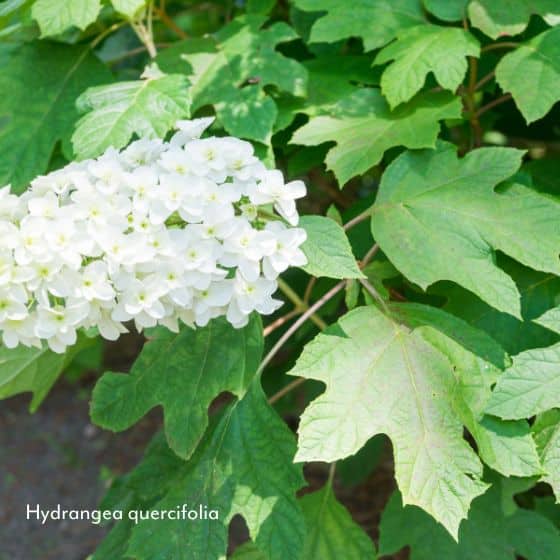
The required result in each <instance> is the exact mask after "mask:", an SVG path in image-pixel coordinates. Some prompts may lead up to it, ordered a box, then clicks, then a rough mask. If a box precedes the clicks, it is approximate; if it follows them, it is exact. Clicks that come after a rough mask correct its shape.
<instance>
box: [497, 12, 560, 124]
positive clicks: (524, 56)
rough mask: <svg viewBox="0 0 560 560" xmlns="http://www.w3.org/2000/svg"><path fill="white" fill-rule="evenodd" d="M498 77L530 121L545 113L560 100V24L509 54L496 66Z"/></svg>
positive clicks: (528, 121) (500, 83) (501, 85)
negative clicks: (536, 93) (536, 92)
mask: <svg viewBox="0 0 560 560" xmlns="http://www.w3.org/2000/svg"><path fill="white" fill-rule="evenodd" d="M558 12H559V16H560V8H559V9H558ZM496 81H497V82H498V84H499V85H500V87H501V88H502V89H503V90H504V91H506V92H511V95H512V96H513V100H514V101H515V104H516V105H517V107H518V108H519V110H520V111H521V114H522V115H523V116H524V117H525V120H526V121H527V123H532V122H533V121H536V120H537V119H540V118H542V117H544V116H545V115H546V114H547V113H548V112H549V111H550V109H551V108H552V106H553V105H554V104H555V103H556V102H557V101H559V100H560V93H559V90H560V27H555V28H553V29H550V30H549V31H545V32H544V33H541V34H540V35H537V36H536V37H533V38H532V39H531V40H530V41H527V42H526V43H523V44H522V45H520V46H519V47H518V48H516V49H515V50H514V51H513V52H511V53H508V54H506V55H505V56H504V57H503V58H502V59H501V60H500V62H499V63H498V65H497V66H496ZM535 91H538V95H535Z"/></svg>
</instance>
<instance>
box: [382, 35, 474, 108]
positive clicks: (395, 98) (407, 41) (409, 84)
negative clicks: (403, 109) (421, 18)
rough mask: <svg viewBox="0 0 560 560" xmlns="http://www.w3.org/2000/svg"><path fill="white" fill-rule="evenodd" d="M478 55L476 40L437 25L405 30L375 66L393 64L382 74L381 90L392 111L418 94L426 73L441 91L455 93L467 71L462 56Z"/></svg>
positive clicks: (464, 58) (384, 51)
mask: <svg viewBox="0 0 560 560" xmlns="http://www.w3.org/2000/svg"><path fill="white" fill-rule="evenodd" d="M479 55H480V45H479V43H478V41H477V40H476V39H475V38H474V37H473V36H472V35H471V34H470V33H469V32H468V31H464V30H463V29H458V28H456V27H441V26H438V25H419V26H417V27H412V28H410V29H405V30H404V31H402V32H400V33H399V34H398V35H397V40H396V41H394V42H393V43H391V44H390V45H388V46H387V47H385V48H384V49H383V50H382V51H381V52H380V53H379V54H378V55H377V57H376V58H375V64H385V63H386V62H390V61H394V62H392V63H391V64H389V66H388V67H387V69H386V70H385V71H384V72H383V75H382V77H381V91H382V92H383V95H384V96H385V97H386V98H387V100H388V101H389V105H390V106H391V107H392V108H394V107H395V106H397V105H399V104H400V103H403V102H404V101H408V100H409V99H410V98H411V97H413V96H414V95H415V94H416V93H417V92H419V91H420V90H421V89H422V87H423V85H424V82H425V80H426V77H427V76H428V74H429V73H430V72H432V73H433V74H434V76H435V78H436V80H437V81H438V83H439V84H440V85H441V86H442V87H443V89H448V90H451V91H455V90H456V89H457V88H458V87H459V85H460V84H461V83H462V81H463V79H464V77H465V74H466V72H467V60H466V57H467V56H475V57H478V56H479Z"/></svg>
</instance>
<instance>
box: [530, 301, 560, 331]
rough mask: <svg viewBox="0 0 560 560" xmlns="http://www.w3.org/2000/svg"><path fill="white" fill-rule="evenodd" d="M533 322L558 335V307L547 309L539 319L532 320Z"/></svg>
mask: <svg viewBox="0 0 560 560" xmlns="http://www.w3.org/2000/svg"><path fill="white" fill-rule="evenodd" d="M533 322H535V323H537V325H542V326H543V327H545V328H547V329H549V330H551V331H554V332H555V333H558V334H560V306H557V307H553V308H552V309H548V310H547V311H545V312H544V313H543V314H542V315H541V316H540V317H537V318H536V319H533Z"/></svg>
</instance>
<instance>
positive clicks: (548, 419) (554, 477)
mask: <svg viewBox="0 0 560 560" xmlns="http://www.w3.org/2000/svg"><path fill="white" fill-rule="evenodd" d="M533 434H534V438H535V441H536V442H537V448H538V450H539V455H540V457H541V461H542V464H543V467H544V470H545V472H546V474H545V475H544V476H543V478H542V479H543V480H544V481H545V482H547V483H548V484H550V486H552V489H553V490H554V495H555V496H556V502H557V503H559V502H560V410H557V409H555V410H549V411H548V412H545V413H544V414H541V415H540V416H538V417H537V420H536V421H535V423H534V424H533Z"/></svg>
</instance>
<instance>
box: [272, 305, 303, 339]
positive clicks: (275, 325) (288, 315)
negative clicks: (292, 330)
mask: <svg viewBox="0 0 560 560" xmlns="http://www.w3.org/2000/svg"><path fill="white" fill-rule="evenodd" d="M301 313H302V310H301V309H298V308H297V307H296V308H295V309H292V310H291V311H288V313H286V314H285V315H282V317H278V319H276V321H273V322H272V323H270V325H267V326H266V327H265V328H264V330H263V336H268V335H269V334H270V333H271V332H274V331H275V330H276V329H278V328H280V327H281V326H282V325H283V324H284V323H287V322H288V321H289V320H290V319H293V318H294V317H296V316H297V315H300V314H301Z"/></svg>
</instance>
